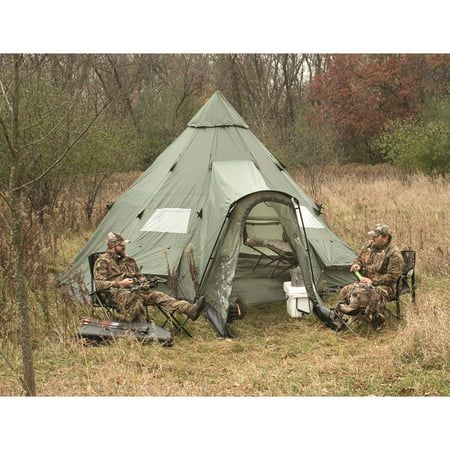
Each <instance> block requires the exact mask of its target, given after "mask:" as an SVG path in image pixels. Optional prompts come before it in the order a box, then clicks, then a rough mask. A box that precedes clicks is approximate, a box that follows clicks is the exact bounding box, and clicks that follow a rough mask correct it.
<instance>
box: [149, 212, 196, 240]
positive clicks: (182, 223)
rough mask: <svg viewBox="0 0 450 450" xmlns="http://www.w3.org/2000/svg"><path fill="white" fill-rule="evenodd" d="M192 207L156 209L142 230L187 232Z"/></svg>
mask: <svg viewBox="0 0 450 450" xmlns="http://www.w3.org/2000/svg"><path fill="white" fill-rule="evenodd" d="M190 217H191V210H190V209H183V208H161V209H156V210H155V212H154V213H153V214H152V215H151V217H150V218H149V219H148V220H147V222H146V223H145V225H144V226H143V227H142V228H141V230H140V231H156V232H160V233H183V234H185V233H187V231H188V225H189V219H190Z"/></svg>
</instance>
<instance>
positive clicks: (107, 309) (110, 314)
mask: <svg viewBox="0 0 450 450" xmlns="http://www.w3.org/2000/svg"><path fill="white" fill-rule="evenodd" d="M102 254H103V252H97V253H92V254H91V255H89V256H88V262H89V271H90V275H91V292H90V293H89V295H90V296H91V299H92V306H94V307H99V308H101V310H102V312H103V314H104V316H105V317H106V318H107V319H112V318H114V312H115V311H116V310H117V306H116V304H115V303H114V302H113V301H112V299H111V292H110V290H109V289H96V286H95V278H94V267H95V262H96V261H97V259H98V258H99V257H100V256H101V255H102ZM152 306H155V307H156V308H157V309H158V310H159V311H160V312H161V314H162V315H163V316H164V317H165V321H164V323H163V324H161V325H159V326H160V327H161V328H165V327H166V326H167V325H168V324H170V325H171V327H172V333H173V335H176V334H178V333H180V332H183V333H185V334H186V335H187V336H189V337H190V338H192V335H191V334H190V333H189V331H188V330H187V329H186V327H185V325H186V323H187V322H188V320H189V318H188V317H186V318H183V319H182V320H179V319H178V318H177V317H176V316H175V314H176V313H169V312H168V311H166V310H165V309H164V308H163V307H161V306H159V305H152ZM145 318H146V320H147V322H151V319H150V315H149V307H148V306H147V305H145Z"/></svg>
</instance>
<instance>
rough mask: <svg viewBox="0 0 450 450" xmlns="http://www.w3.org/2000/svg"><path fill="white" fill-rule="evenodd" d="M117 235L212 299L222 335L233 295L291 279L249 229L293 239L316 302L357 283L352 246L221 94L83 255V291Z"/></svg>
mask: <svg viewBox="0 0 450 450" xmlns="http://www.w3.org/2000/svg"><path fill="white" fill-rule="evenodd" d="M109 231H115V232H118V233H121V234H122V235H123V236H125V237H126V239H129V240H131V243H130V244H129V245H128V247H127V252H128V254H130V255H131V256H133V257H134V258H135V259H136V260H137V262H138V264H139V265H142V271H143V272H144V273H147V274H154V275H161V276H164V275H167V274H168V271H169V270H168V269H169V268H170V271H171V272H172V273H175V274H176V278H177V282H178V295H179V297H183V298H187V299H191V300H192V299H193V298H194V297H195V295H196V293H197V294H198V293H199V291H200V293H201V294H203V295H205V296H206V298H207V302H208V307H207V316H208V319H209V321H210V322H211V323H212V324H213V325H214V326H215V328H216V329H217V330H218V332H219V333H220V334H221V335H226V332H227V330H226V320H227V313H228V307H229V300H230V298H231V297H232V296H239V297H240V298H241V300H242V301H243V302H244V303H245V304H247V305H251V304H256V303H265V302H273V301H279V300H282V299H283V296H284V294H283V281H286V280H289V279H290V278H289V272H288V271H284V272H282V273H281V271H278V272H280V273H276V272H275V273H274V270H273V268H272V266H273V265H271V264H269V267H266V266H265V265H264V261H260V263H259V264H256V266H258V267H255V262H258V259H259V257H258V259H256V255H257V252H255V249H254V247H249V246H247V245H245V239H244V236H245V235H246V234H247V235H248V234H250V235H251V236H259V237H262V238H264V239H266V240H267V239H272V240H278V241H280V240H284V241H285V242H287V243H288V244H289V246H290V248H291V250H292V253H293V255H294V258H295V260H296V263H297V264H298V267H299V268H300V271H301V273H302V277H303V281H304V284H305V287H306V291H307V293H308V297H309V298H310V299H311V301H313V302H315V303H319V304H320V302H321V300H320V293H321V292H323V291H325V290H326V289H329V288H334V287H337V286H340V285H343V284H346V283H347V282H350V281H352V280H353V277H352V275H351V274H350V273H349V272H348V267H349V265H350V264H351V262H352V260H353V258H354V253H353V251H352V250H351V248H349V247H348V246H347V245H346V244H344V243H343V242H342V241H341V240H340V239H339V238H338V237H337V236H336V235H335V234H333V232H332V231H331V230H330V229H329V227H328V226H327V225H326V223H325V221H324V219H323V217H322V216H321V214H320V208H319V207H318V206H317V205H316V203H315V202H314V201H313V200H312V199H311V198H310V197H309V196H308V195H307V194H306V193H305V192H304V191H303V190H302V189H301V188H300V187H299V186H298V185H297V184H296V183H295V182H294V181H293V180H292V178H291V177H290V176H289V174H288V173H287V172H286V169H285V167H284V166H283V165H282V164H281V163H280V162H279V161H278V160H277V159H276V158H275V157H274V156H273V155H272V154H271V153H270V152H269V151H268V150H267V149H266V148H265V147H264V145H263V144H262V143H261V142H260V141H259V140H258V139H257V138H256V136H255V135H254V134H253V133H252V132H251V131H250V130H249V127H248V125H247V124H246V123H245V122H244V120H243V119H242V118H241V116H240V115H239V114H238V113H237V112H236V111H235V109H234V108H233V107H232V106H231V105H230V103H229V102H228V101H227V100H226V99H225V97H224V96H223V95H222V94H221V93H220V92H218V91H217V92H216V93H215V94H214V95H213V96H212V97H211V98H210V99H209V100H208V101H207V103H206V104H205V105H204V106H203V107H202V108H201V109H200V110H199V111H198V113H197V114H196V115H195V116H194V117H193V118H192V120H191V121H190V122H189V123H188V126H187V128H186V129H185V130H184V131H183V132H182V133H181V135H180V136H179V137H178V138H177V139H176V140H175V141H174V142H173V143H172V144H171V145H170V146H169V147H168V148H167V149H166V150H165V151H164V152H163V153H161V155H160V156H159V157H158V158H157V159H156V160H155V162H154V163H153V164H152V165H151V166H150V167H149V168H148V169H147V170H146V171H145V172H144V173H143V174H142V175H141V176H140V177H139V179H138V180H137V181H136V182H135V183H134V184H133V185H132V186H131V187H130V188H129V189H128V190H127V191H126V192H125V193H124V194H122V195H121V196H120V197H119V198H118V199H117V201H116V202H115V203H114V205H113V206H112V208H111V209H110V211H109V212H108V214H107V215H106V216H105V218H104V219H103V221H102V222H101V224H100V225H99V227H98V228H97V230H96V231H95V233H94V235H93V236H92V238H91V239H90V240H89V241H88V242H87V244H86V245H85V246H84V248H83V249H82V250H81V251H80V253H79V254H78V256H77V257H76V259H75V261H74V262H73V264H72V266H71V267H70V269H69V270H68V272H67V273H66V274H65V276H64V279H65V281H66V282H68V283H69V284H70V280H72V289H73V291H74V292H75V291H76V292H78V295H79V294H80V283H79V282H78V284H77V286H78V287H76V286H75V284H74V283H73V280H75V279H78V280H81V285H83V283H84V285H85V286H86V288H87V287H88V286H89V283H90V276H89V270H88V267H87V261H88V256H89V255H90V254H91V253H94V252H98V251H104V250H105V249H106V235H107V233H108V232H109ZM187 248H189V249H192V251H186V249H187ZM269 252H270V251H269ZM255 253H256V254H255ZM259 256H261V255H259ZM270 261H271V260H270V257H269V260H268V262H269V263H270ZM264 268H265V269H266V272H264ZM193 272H197V278H196V277H195V276H192V274H193ZM194 281H198V283H196V282H194Z"/></svg>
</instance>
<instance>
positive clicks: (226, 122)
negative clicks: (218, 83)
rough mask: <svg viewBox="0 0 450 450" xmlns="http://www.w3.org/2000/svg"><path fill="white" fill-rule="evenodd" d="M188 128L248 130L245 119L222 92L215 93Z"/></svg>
mask: <svg viewBox="0 0 450 450" xmlns="http://www.w3.org/2000/svg"><path fill="white" fill-rule="evenodd" d="M188 127H194V128H214V127H241V128H248V125H247V124H246V123H245V122H244V119H242V117H241V116H240V115H239V113H238V112H237V111H236V110H235V109H234V108H233V107H232V106H231V104H230V102H229V101H228V100H227V99H226V98H225V97H224V95H223V94H222V93H221V92H220V91H216V92H214V94H213V95H212V96H211V97H210V98H209V100H208V101H207V102H206V103H205V104H204V105H203V106H202V107H201V108H200V110H199V111H198V112H197V114H196V115H195V116H194V117H193V118H192V119H191V121H190V122H189V123H188Z"/></svg>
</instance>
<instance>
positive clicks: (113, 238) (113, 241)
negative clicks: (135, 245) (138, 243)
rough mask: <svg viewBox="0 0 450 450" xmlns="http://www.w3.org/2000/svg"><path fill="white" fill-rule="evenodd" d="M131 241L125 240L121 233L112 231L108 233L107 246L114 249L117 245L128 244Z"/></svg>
mask: <svg viewBox="0 0 450 450" xmlns="http://www.w3.org/2000/svg"><path fill="white" fill-rule="evenodd" d="M130 242H131V241H129V240H127V239H124V238H123V236H122V235H121V234H119V233H114V232H112V231H110V232H109V233H108V237H107V239H106V244H107V245H108V247H114V246H116V245H119V244H128V243H130Z"/></svg>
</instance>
